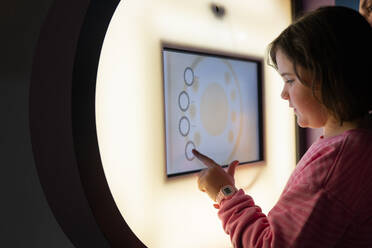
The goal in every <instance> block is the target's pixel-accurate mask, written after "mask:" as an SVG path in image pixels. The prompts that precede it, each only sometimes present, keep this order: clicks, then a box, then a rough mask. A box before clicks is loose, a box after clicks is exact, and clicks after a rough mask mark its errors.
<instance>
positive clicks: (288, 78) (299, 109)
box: [276, 49, 328, 128]
mask: <svg viewBox="0 0 372 248" xmlns="http://www.w3.org/2000/svg"><path fill="white" fill-rule="evenodd" d="M276 62H277V65H278V72H279V74H280V75H281V76H282V78H283V80H284V87H283V90H282V93H281V97H282V98H283V99H284V100H288V102H289V107H291V108H294V112H295V114H296V116H297V123H298V125H299V126H300V127H311V128H320V127H323V126H324V125H325V124H326V122H327V120H328V114H327V111H326V108H325V107H324V106H323V105H322V104H320V103H319V101H318V100H317V99H315V97H314V96H313V92H312V90H311V88H310V87H307V86H305V85H304V84H302V83H301V82H300V80H299V79H298V77H297V76H296V73H295V71H294V67H293V63H292V62H291V61H290V60H289V58H288V57H287V56H286V55H285V54H284V53H283V52H282V51H281V50H280V49H279V50H278V51H277V53H276Z"/></svg>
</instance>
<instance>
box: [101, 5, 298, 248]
mask: <svg viewBox="0 0 372 248" xmlns="http://www.w3.org/2000/svg"><path fill="white" fill-rule="evenodd" d="M216 3H218V4H220V5H223V6H224V7H225V10H226V12H225V13H226V15H225V17H224V18H222V19H221V18H220V19H219V18H216V17H215V16H214V15H213V13H212V11H211V9H210V4H211V2H210V1H206V0H188V1H185V0H182V1H181V0H157V1H153V0H127V1H122V2H120V4H119V5H118V7H117V9H116V11H115V13H114V15H113V17H112V20H111V22H110V25H109V28H108V30H107V33H106V37H105V40H104V43H103V47H102V51H101V56H100V61H99V68H98V74H97V86H96V124H97V135H98V144H99V149H100V155H101V159H102V164H103V169H104V172H105V176H106V179H107V182H108V185H109V187H110V190H111V193H112V195H113V197H114V200H115V202H116V204H117V207H118V209H119V210H120V212H121V214H122V216H123V218H124V219H125V221H126V222H127V223H128V225H129V226H130V227H131V229H132V230H133V232H134V233H135V234H136V235H137V236H138V237H139V238H140V239H141V240H142V241H143V242H144V244H145V245H146V246H147V247H151V248H153V247H154V248H168V247H169V248H174V247H177V248H190V247H203V248H209V247H211V248H212V247H213V248H226V247H231V245H230V239H229V237H228V236H227V235H226V234H225V233H224V231H223V230H222V226H221V223H220V221H219V219H218V217H217V214H216V213H217V212H216V210H215V209H214V208H213V206H212V204H213V203H212V202H211V200H210V199H209V198H208V196H207V195H205V194H204V193H202V192H200V191H199V190H198V187H197V183H196V181H197V175H196V174H188V175H184V176H177V177H172V178H168V177H167V173H166V166H165V165H166V152H165V150H166V148H165V146H166V144H165V128H164V124H165V123H164V121H165V112H164V93H163V77H162V54H161V50H162V44H164V43H168V44H174V45H175V46H179V47H191V48H192V47H194V48H198V49H206V50H208V51H216V53H220V52H222V53H226V54H241V55H242V56H243V57H245V56H247V57H250V56H253V57H259V58H265V53H266V47H267V44H269V42H271V41H272V40H273V39H274V38H275V37H276V36H277V35H278V34H279V33H280V32H281V31H282V30H283V29H284V28H285V27H286V26H287V25H288V24H289V23H290V20H291V8H290V1H289V0H260V1H256V0H218V1H216ZM263 71H264V75H263V79H264V86H263V87H264V88H263V89H264V92H263V94H264V104H263V111H264V123H265V126H264V130H263V131H264V151H265V154H264V161H262V162H258V163H252V164H247V165H241V166H239V167H238V169H237V171H236V185H237V187H239V188H243V189H244V190H246V192H247V193H249V194H251V195H252V196H253V197H254V199H255V202H256V203H257V205H259V206H260V207H261V208H262V209H263V211H264V212H265V213H267V212H268V211H269V210H270V209H271V208H272V206H273V205H274V204H275V202H276V201H277V199H278V197H279V195H280V193H281V191H282V189H283V188H284V185H285V183H286V181H287V179H288V177H289V175H290V173H291V172H292V170H293V168H294V167H295V137H294V134H295V129H294V127H295V126H294V124H295V121H294V115H293V112H292V111H291V110H290V109H289V108H288V104H287V103H286V102H285V101H283V100H282V99H281V98H280V92H281V88H282V86H283V82H282V80H281V78H280V76H279V75H278V74H277V73H276V72H275V70H273V69H272V68H270V67H268V66H266V65H264V68H263ZM217 131H218V130H217ZM217 131H216V132H217Z"/></svg>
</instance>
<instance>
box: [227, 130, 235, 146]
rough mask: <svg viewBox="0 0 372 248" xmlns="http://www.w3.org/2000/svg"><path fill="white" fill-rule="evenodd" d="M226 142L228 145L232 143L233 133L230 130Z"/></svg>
mask: <svg viewBox="0 0 372 248" xmlns="http://www.w3.org/2000/svg"><path fill="white" fill-rule="evenodd" d="M228 140H229V142H230V143H233V141H234V132H233V131H232V130H230V131H229V136H228Z"/></svg>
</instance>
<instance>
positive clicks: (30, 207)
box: [0, 0, 74, 248]
mask: <svg viewBox="0 0 372 248" xmlns="http://www.w3.org/2000/svg"><path fill="white" fill-rule="evenodd" d="M52 3H53V0H33V1H28V0H2V1H1V3H0V27H1V28H0V30H1V36H0V114H1V118H0V164H1V173H0V189H1V194H0V195H1V198H0V199H1V200H0V233H1V239H0V246H1V247H6V248H7V247H12V248H18V247H22V248H23V247H31V248H34V247H35V248H36V247H37V248H44V247H45V248H59V247H61V248H62V247H63V248H70V247H71V248H73V247H74V246H73V245H72V243H71V242H70V241H69V239H68V238H67V237H66V235H65V234H64V233H63V231H62V230H61V228H60V226H59V225H58V223H57V222H56V220H55V218H54V216H53V214H52V212H51V210H50V208H49V206H48V203H47V201H46V199H45V196H44V193H43V191H42V188H41V185H40V183H39V179H38V175H37V171H36V167H35V164H34V160H33V154H32V147H31V142H30V134H29V120H28V117H29V116H28V107H29V105H28V100H29V96H28V93H29V83H30V75H31V67H32V60H33V54H34V48H35V46H36V43H37V39H38V35H39V32H40V28H41V25H42V23H43V20H44V18H45V17H46V15H47V12H48V9H49V7H50V6H51V4H52Z"/></svg>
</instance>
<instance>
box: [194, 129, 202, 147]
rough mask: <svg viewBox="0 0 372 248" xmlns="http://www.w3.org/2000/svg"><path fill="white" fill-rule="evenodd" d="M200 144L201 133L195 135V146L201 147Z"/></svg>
mask: <svg viewBox="0 0 372 248" xmlns="http://www.w3.org/2000/svg"><path fill="white" fill-rule="evenodd" d="M200 142H201V136H200V133H199V132H195V134H194V143H195V146H196V147H198V146H200Z"/></svg>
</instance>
